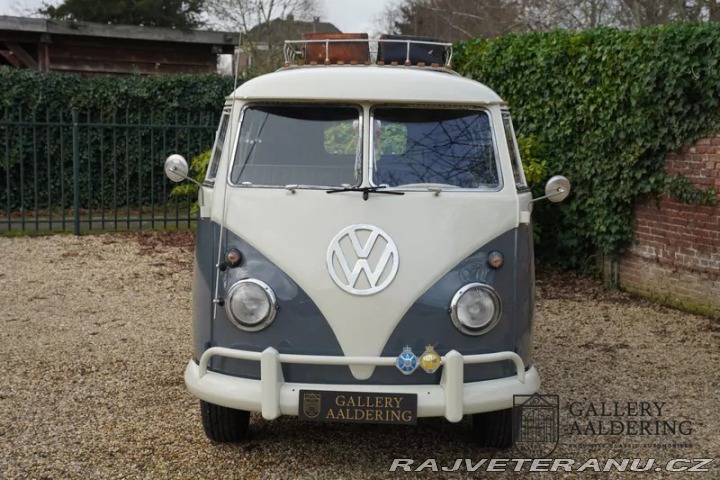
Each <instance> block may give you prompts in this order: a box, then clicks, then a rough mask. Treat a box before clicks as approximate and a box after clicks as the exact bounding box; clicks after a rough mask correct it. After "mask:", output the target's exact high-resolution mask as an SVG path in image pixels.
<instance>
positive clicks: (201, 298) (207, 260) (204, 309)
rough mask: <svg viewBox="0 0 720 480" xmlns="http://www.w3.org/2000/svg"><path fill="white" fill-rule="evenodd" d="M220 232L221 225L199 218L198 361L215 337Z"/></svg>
mask: <svg viewBox="0 0 720 480" xmlns="http://www.w3.org/2000/svg"><path fill="white" fill-rule="evenodd" d="M218 230H219V226H218V225H217V224H216V223H213V222H212V221H210V219H209V218H199V219H198V222H197V230H196V231H195V264H194V267H193V288H192V316H193V344H194V347H195V357H196V358H200V356H201V355H202V354H203V352H204V351H205V350H206V349H207V348H208V345H209V343H210V340H211V338H212V321H211V320H212V313H213V302H212V301H213V298H214V296H213V294H214V293H215V264H216V261H215V256H216V255H217V254H216V253H215V252H216V250H217V237H218Z"/></svg>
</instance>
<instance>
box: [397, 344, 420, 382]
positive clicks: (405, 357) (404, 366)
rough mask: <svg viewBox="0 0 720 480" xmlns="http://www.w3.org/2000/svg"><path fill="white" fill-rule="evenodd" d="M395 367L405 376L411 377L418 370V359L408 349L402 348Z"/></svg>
mask: <svg viewBox="0 0 720 480" xmlns="http://www.w3.org/2000/svg"><path fill="white" fill-rule="evenodd" d="M395 366H396V367H397V368H398V370H400V371H401V372H402V373H403V374H405V375H411V374H412V373H413V372H414V371H415V370H416V369H417V368H418V359H417V357H416V356H415V354H414V353H413V352H412V349H411V348H410V347H405V348H403V352H402V353H401V354H400V356H399V357H398V358H397V361H396V362H395Z"/></svg>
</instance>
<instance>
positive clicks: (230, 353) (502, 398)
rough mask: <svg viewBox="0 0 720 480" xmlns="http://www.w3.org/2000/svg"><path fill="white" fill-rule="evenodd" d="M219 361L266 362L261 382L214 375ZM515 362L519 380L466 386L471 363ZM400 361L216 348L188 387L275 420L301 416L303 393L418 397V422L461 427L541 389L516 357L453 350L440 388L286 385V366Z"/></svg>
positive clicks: (193, 369)
mask: <svg viewBox="0 0 720 480" xmlns="http://www.w3.org/2000/svg"><path fill="white" fill-rule="evenodd" d="M213 356H221V357H227V358H234V359H239V360H250V361H258V362H260V380H254V379H250V378H241V377H235V376H232V375H225V374H221V373H216V372H212V371H208V368H207V367H208V362H209V361H210V358H212V357H213ZM508 360H509V361H512V362H513V363H514V364H515V368H516V374H515V376H513V377H505V378H498V379H494V380H485V381H481V382H472V383H464V382H463V370H464V365H465V364H477V363H493V362H501V361H508ZM395 361H396V358H394V357H342V356H321V355H294V354H282V353H278V351H277V350H275V349H274V348H267V349H265V350H264V351H262V352H253V351H248V350H235V349H231V348H223V347H213V348H209V349H208V350H206V351H205V353H203V355H202V357H201V358H200V362H199V364H196V363H195V362H193V361H192V360H191V361H190V362H188V365H187V367H186V368H185V384H186V385H187V388H188V390H189V391H190V393H192V394H193V395H195V396H196V397H198V398H200V399H201V400H204V401H206V402H209V403H214V404H216V405H222V406H223V407H228V408H234V409H237V410H246V411H250V412H261V413H262V416H263V418H265V419H267V420H273V419H275V418H277V417H279V416H280V415H297V414H298V404H299V397H300V390H329V391H332V390H341V391H346V392H367V393H407V394H416V395H417V407H418V410H417V414H418V417H445V418H446V419H447V420H449V421H451V422H459V421H460V420H462V417H463V415H467V414H472V413H482V412H491V411H495V410H502V409H506V408H511V407H512V406H513V395H532V394H533V393H535V392H537V391H538V389H539V388H540V376H539V375H538V372H537V370H536V369H535V367H531V368H529V369H528V370H527V371H526V370H525V365H524V363H523V361H522V359H521V358H520V356H519V355H518V354H516V353H514V352H498V353H488V354H482V355H465V356H463V355H461V354H460V353H458V352H456V351H455V350H452V351H450V352H448V353H447V354H446V355H445V356H443V357H442V362H441V365H442V367H443V370H442V375H441V379H440V383H439V384H437V385H367V384H362V385H354V384H348V385H334V384H325V383H318V384H315V383H289V382H285V381H284V380H283V374H282V364H283V363H299V364H305V365H374V366H378V367H391V366H394V365H395Z"/></svg>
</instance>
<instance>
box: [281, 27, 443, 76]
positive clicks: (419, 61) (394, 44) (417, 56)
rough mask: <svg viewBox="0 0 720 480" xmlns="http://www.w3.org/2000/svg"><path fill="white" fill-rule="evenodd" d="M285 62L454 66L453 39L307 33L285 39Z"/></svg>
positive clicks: (288, 64) (293, 63)
mask: <svg viewBox="0 0 720 480" xmlns="http://www.w3.org/2000/svg"><path fill="white" fill-rule="evenodd" d="M284 51H285V66H286V67H290V66H291V65H297V66H304V65H372V64H376V65H389V66H406V67H411V66H412V67H430V68H434V69H440V68H445V69H449V68H450V61H451V60H452V43H443V42H440V41H439V40H436V39H434V38H430V37H417V36H407V35H381V36H380V38H378V39H377V40H375V39H369V38H368V34H367V33H306V34H304V35H303V39H302V40H286V41H285V48H284Z"/></svg>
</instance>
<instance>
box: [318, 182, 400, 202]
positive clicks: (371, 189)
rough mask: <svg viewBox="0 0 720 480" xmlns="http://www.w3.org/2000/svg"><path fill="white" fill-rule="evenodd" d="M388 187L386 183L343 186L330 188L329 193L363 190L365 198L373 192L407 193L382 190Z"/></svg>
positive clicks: (387, 193)
mask: <svg viewBox="0 0 720 480" xmlns="http://www.w3.org/2000/svg"><path fill="white" fill-rule="evenodd" d="M383 188H387V187H386V186H385V185H381V186H378V187H342V188H333V189H332V190H328V191H327V193H338V192H362V194H363V195H362V198H363V200H367V199H368V198H369V197H370V194H371V193H384V194H385V195H405V192H396V191H395V190H382V189H383Z"/></svg>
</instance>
